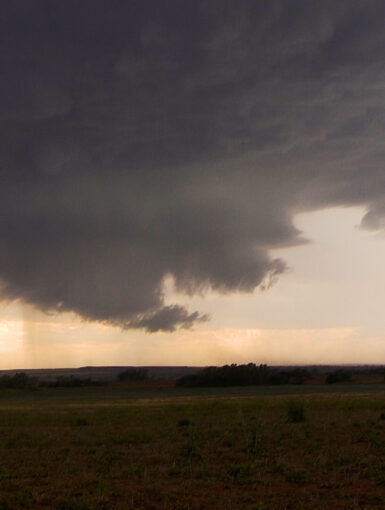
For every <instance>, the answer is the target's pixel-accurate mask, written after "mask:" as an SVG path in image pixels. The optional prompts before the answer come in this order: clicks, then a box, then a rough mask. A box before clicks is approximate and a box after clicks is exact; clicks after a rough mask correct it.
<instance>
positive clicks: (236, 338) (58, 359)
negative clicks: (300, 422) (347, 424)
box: [0, 0, 385, 368]
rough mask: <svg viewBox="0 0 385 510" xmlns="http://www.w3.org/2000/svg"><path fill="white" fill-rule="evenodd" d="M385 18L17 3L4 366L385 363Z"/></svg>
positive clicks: (237, 8)
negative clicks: (384, 309)
mask: <svg viewBox="0 0 385 510" xmlns="http://www.w3.org/2000/svg"><path fill="white" fill-rule="evenodd" d="M384 15H385V3H384V2H383V1H382V0H346V1H345V0H337V1H336V0H334V1H329V0H319V1H318V0H292V1H290V2H288V1H286V0H260V1H258V2H255V1H254V0H244V1H243V2H237V1H235V0H234V1H232V0H229V1H223V0H211V1H210V0H205V1H203V0H202V1H200V0H194V1H191V2H190V1H184V2H180V1H179V0H163V1H159V0H156V1H155V0H141V1H135V0H133V1H130V2H126V1H119V0H117V1H115V2H107V1H106V0H92V1H91V0H82V1H80V2H79V1H76V2H75V1H71V0H69V1H67V2H59V1H56V0H54V1H52V0H50V1H48V0H46V1H43V0H36V1H34V2H30V1H27V0H20V1H18V2H11V1H9V2H8V1H7V2H5V5H4V9H3V15H2V18H1V20H0V25H1V34H2V37H1V42H0V45H1V50H2V51H1V52H0V65H1V69H2V76H3V79H2V80H1V83H0V126H1V135H2V136H1V137H0V178H1V186H0V298H1V302H0V368H27V367H56V366H81V365H116V364H121V365H124V364H127V365H130V364H131V365H141V364H144V365H157V364H161V365H175V364H178V365H179V364H180V365H207V364H224V363H231V362H238V363H241V362H249V361H255V362H257V363H258V362H264V363H265V362H266V363H271V364H285V363H292V364H295V363H301V364H303V363H344V362H345V363H385V325H384V324H383V317H382V315H383V313H382V303H383V302H384V298H385V290H384V289H385V285H384V283H385V281H384V280H385V276H383V275H385V273H384V262H383V261H384V260H385V257H384V255H385V237H384V227H385V171H384V155H385V149H384V144H383V140H384V127H385V57H384V52H383V48H384V47H385V32H384V31H383V26H382V25H383V24H382V20H383V19H384Z"/></svg>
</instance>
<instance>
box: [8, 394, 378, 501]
mask: <svg viewBox="0 0 385 510" xmlns="http://www.w3.org/2000/svg"><path fill="white" fill-rule="evenodd" d="M336 391H337V392H336ZM19 508H20V509H21V508H36V509H40V508H46V509H51V508H52V509H61V510H70V509H73V510H75V509H78V510H80V509H84V510H86V509H115V508H116V509H135V510H137V509H146V510H147V509H158V508H159V509H186V510H187V509H190V510H192V509H206V508H208V509H211V508H212V509H228V510H235V509H250V510H251V509H255V510H257V509H258V510H260V509H295V510H296V509H306V510H308V509H309V510H310V509H343V508H344V509H349V510H354V509H372V508H379V509H380V508H381V509H383V508H385V391H383V386H381V385H378V386H374V385H371V386H370V388H369V387H363V386H360V387H356V386H344V387H338V388H337V387H333V388H326V389H325V387H307V386H304V387H293V386H291V387H286V388H283V387H279V388H261V387H259V388H232V389H223V388H222V389H211V390H204V389H200V390H180V389H175V388H168V389H164V390H162V389H159V390H156V389H152V390H132V389H122V388H113V389H111V388H81V389H66V390H60V389H44V390H35V391H32V390H31V391H8V390H7V391H5V390H4V391H1V392H0V510H5V509H9V510H13V509H19Z"/></svg>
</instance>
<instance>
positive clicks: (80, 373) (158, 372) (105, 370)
mask: <svg viewBox="0 0 385 510" xmlns="http://www.w3.org/2000/svg"><path fill="white" fill-rule="evenodd" d="M127 368H133V367H132V366H129V365H124V366H112V367H92V366H90V367H80V368H36V369H32V368H31V369H24V368H22V369H15V370H0V377H1V376H3V375H10V376H13V375H14V374H16V373H17V372H24V373H25V374H27V375H28V376H30V377H36V378H38V379H39V380H41V381H48V382H49V381H55V380H56V379H57V378H58V377H71V376H72V377H76V378H78V379H88V378H89V379H92V380H93V381H114V380H116V378H117V376H118V374H119V373H121V372H123V371H124V370H127ZM142 368H146V369H147V370H148V375H149V377H150V378H151V379H158V380H167V379H168V380H170V379H179V378H180V377H183V376H185V375H191V374H196V373H197V372H199V371H200V370H201V369H202V368H201V367H187V366H186V367H183V366H182V367H179V366H178V367H173V366H171V367H151V366H150V367H149V366H146V367H142Z"/></svg>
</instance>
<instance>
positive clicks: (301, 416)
mask: <svg viewBox="0 0 385 510" xmlns="http://www.w3.org/2000/svg"><path fill="white" fill-rule="evenodd" d="M287 421H288V423H301V422H304V421H306V410H305V406H304V404H303V402H297V401H292V402H289V405H288V408H287Z"/></svg>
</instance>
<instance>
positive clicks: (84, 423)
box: [75, 418, 88, 427]
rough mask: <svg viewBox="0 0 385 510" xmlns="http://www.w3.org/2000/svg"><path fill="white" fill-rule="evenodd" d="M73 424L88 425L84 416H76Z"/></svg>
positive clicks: (78, 425)
mask: <svg viewBox="0 0 385 510" xmlns="http://www.w3.org/2000/svg"><path fill="white" fill-rule="evenodd" d="M75 425H76V426H77V427H86V426H87V425H88V421H87V420H86V419H85V418H76V420H75Z"/></svg>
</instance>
